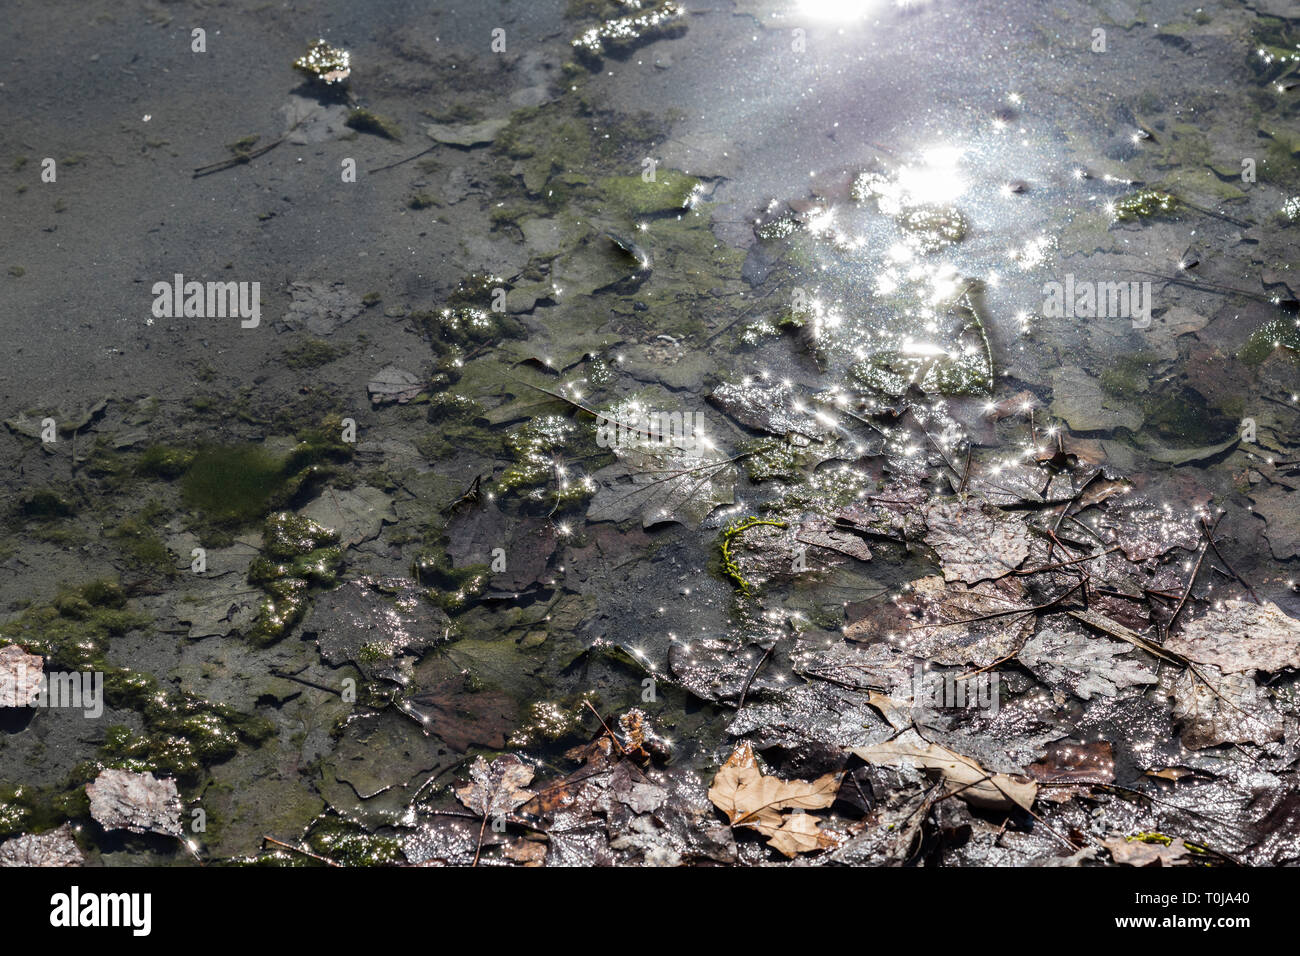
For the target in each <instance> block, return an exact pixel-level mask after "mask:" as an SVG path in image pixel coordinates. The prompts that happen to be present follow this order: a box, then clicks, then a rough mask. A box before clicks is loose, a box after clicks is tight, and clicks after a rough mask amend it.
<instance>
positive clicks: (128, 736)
mask: <svg viewBox="0 0 1300 956" xmlns="http://www.w3.org/2000/svg"><path fill="white" fill-rule="evenodd" d="M104 687H105V691H106V693H107V695H108V697H109V700H110V702H112V703H113V706H115V707H120V706H121V705H122V703H124V702H125V701H126V699H128V698H130V699H131V702H132V704H133V705H134V706H135V708H136V709H138V710H139V712H140V714H141V716H142V717H143V718H144V725H145V730H144V732H143V733H134V732H132V731H130V730H128V729H127V728H126V727H122V726H114V727H110V728H108V731H107V732H106V733H105V736H104V744H103V746H102V748H101V749H100V760H101V762H102V763H103V764H104V766H107V767H115V768H117V769H121V770H133V771H135V772H137V773H142V772H144V771H146V770H147V771H152V772H154V773H167V774H171V775H172V776H175V777H177V778H178V779H180V780H182V781H187V782H193V781H196V780H197V779H199V778H200V777H201V776H202V773H203V769H204V767H207V766H211V765H212V764H217V763H221V762H222V761H224V760H229V759H230V758H231V757H233V756H234V755H235V752H236V750H237V749H238V745H239V742H240V741H241V740H245V741H248V742H250V743H262V742H264V741H266V740H268V739H269V738H270V737H271V736H272V735H273V734H274V732H275V730H274V727H272V725H271V723H270V722H269V721H268V720H266V719H265V718H263V717H258V716H250V715H248V714H241V713H239V712H238V711H236V710H234V709H232V708H230V707H227V706H225V705H223V704H213V703H212V702H210V701H206V700H204V699H203V698H201V697H197V696H195V695H193V694H185V693H174V692H167V691H163V690H161V688H159V687H158V685H157V682H156V681H155V680H154V679H153V678H152V677H150V676H148V675H146V674H136V673H133V672H130V671H126V670H125V669H122V668H119V669H117V670H116V672H115V673H114V674H112V675H111V676H110V675H105V684H104Z"/></svg>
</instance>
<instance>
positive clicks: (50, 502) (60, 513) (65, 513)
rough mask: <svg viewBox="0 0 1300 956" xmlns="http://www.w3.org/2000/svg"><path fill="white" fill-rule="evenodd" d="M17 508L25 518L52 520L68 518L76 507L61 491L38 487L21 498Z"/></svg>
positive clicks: (19, 513) (18, 512)
mask: <svg viewBox="0 0 1300 956" xmlns="http://www.w3.org/2000/svg"><path fill="white" fill-rule="evenodd" d="M15 510H16V511H17V514H18V515H19V516H20V517H21V518H24V519H35V520H37V521H52V520H55V519H57V518H67V517H69V516H71V515H72V514H73V513H74V512H75V510H76V509H75V508H74V507H73V505H72V502H71V501H70V500H68V498H67V497H66V496H64V495H62V494H60V493H59V492H57V491H54V490H53V489H51V488H38V489H36V490H35V491H31V492H28V493H27V494H26V495H24V496H23V497H22V498H20V499H19V500H18V506H17V508H16V509H15Z"/></svg>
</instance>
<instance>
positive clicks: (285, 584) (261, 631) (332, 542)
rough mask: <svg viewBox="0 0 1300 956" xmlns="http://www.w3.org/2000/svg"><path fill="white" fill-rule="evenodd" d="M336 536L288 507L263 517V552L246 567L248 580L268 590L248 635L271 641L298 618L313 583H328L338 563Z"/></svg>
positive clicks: (258, 640) (331, 583)
mask: <svg viewBox="0 0 1300 956" xmlns="http://www.w3.org/2000/svg"><path fill="white" fill-rule="evenodd" d="M338 544H339V536H338V534H337V533H336V532H334V531H332V530H330V529H329V528H326V527H323V526H322V525H319V524H317V523H316V522H314V521H312V520H311V519H310V518H304V517H302V516H301V515H295V514H293V513H292V512H288V511H280V512H277V513H275V514H273V515H271V516H270V517H269V518H267V519H266V525H265V526H264V528H263V530H262V554H261V555H260V556H259V557H257V558H256V559H254V561H253V563H252V564H251V565H250V566H249V568H248V580H249V583H250V584H255V585H257V586H258V587H260V588H261V589H262V590H264V591H265V592H266V594H267V596H266V598H265V599H263V601H262V606H261V608H260V610H259V613H258V616H257V621H256V622H255V623H254V624H253V627H252V629H251V630H250V632H249V634H248V637H249V638H250V639H251V640H252V641H253V642H254V643H256V644H259V645H267V644H273V643H275V642H276V641H278V640H280V638H282V637H284V636H285V634H287V633H288V632H289V630H290V629H291V628H292V627H293V626H294V625H295V624H297V623H298V621H299V620H301V619H302V616H303V614H304V612H305V611H306V610H307V596H308V594H309V593H310V591H311V589H312V587H333V586H334V585H336V584H337V583H338V575H339V571H340V570H341V569H342V566H343V552H342V551H341V550H340V548H339V547H338Z"/></svg>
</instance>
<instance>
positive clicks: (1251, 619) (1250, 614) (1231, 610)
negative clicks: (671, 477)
mask: <svg viewBox="0 0 1300 956" xmlns="http://www.w3.org/2000/svg"><path fill="white" fill-rule="evenodd" d="M1165 649H1166V650H1169V651H1173V652H1174V653H1176V654H1182V655H1183V656H1185V657H1187V658H1189V659H1190V660H1192V661H1196V662H1198V663H1201V664H1213V665H1214V666H1215V667H1217V668H1219V669H1220V670H1221V671H1223V672H1224V673H1225V674H1255V673H1256V672H1257V671H1266V672H1268V673H1270V674H1272V673H1276V672H1277V671H1280V670H1282V669H1283V668H1286V667H1300V621H1297V620H1296V619H1295V618H1293V617H1290V616H1288V615H1287V614H1286V613H1285V612H1284V611H1283V610H1282V609H1281V608H1279V607H1278V606H1277V605H1276V604H1273V603H1271V602H1269V603H1266V604H1253V603H1250V602H1248V601H1220V602H1218V603H1217V604H1215V606H1214V607H1212V608H1211V609H1210V610H1208V611H1206V612H1205V614H1204V615H1202V616H1201V617H1199V618H1196V619H1195V620H1192V621H1187V622H1185V623H1184V624H1183V625H1182V628H1181V629H1180V630H1179V631H1178V632H1177V633H1175V634H1174V635H1173V636H1171V637H1170V638H1169V640H1168V641H1166V642H1165Z"/></svg>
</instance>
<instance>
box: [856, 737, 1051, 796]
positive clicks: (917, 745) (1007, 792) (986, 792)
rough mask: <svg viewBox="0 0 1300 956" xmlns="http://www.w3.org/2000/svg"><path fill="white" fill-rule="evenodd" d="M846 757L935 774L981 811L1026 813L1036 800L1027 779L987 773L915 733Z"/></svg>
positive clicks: (1033, 785) (1035, 791)
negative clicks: (1017, 810) (1018, 809)
mask: <svg viewBox="0 0 1300 956" xmlns="http://www.w3.org/2000/svg"><path fill="white" fill-rule="evenodd" d="M849 753H853V754H856V755H857V756H859V757H861V758H862V759H863V760H865V761H866V762H867V763H869V764H872V765H873V766H876V767H916V768H919V769H923V770H938V771H939V772H940V773H942V774H943V777H944V780H945V781H946V782H947V783H949V784H950V785H952V787H953V790H954V792H955V793H956V795H957V796H959V797H961V798H962V799H963V800H965V801H966V802H967V803H971V804H974V805H976V806H980V807H990V808H993V809H999V810H1010V809H1011V808H1012V806H1013V805H1016V806H1020V807H1023V808H1024V809H1026V810H1028V809H1029V808H1030V807H1031V806H1033V803H1034V798H1035V797H1036V796H1038V784H1037V783H1035V782H1034V781H1033V780H1031V779H1029V778H1028V777H1018V776H1017V777H1013V776H1011V775H1010V774H1005V773H989V772H988V771H987V770H985V769H984V768H983V767H981V766H980V765H979V764H978V763H976V762H975V761H974V760H972V759H971V758H970V757H964V756H962V755H961V754H959V753H957V752H956V751H953V750H949V749H948V748H947V747H941V746H939V745H938V744H932V743H930V742H929V741H927V740H924V739H923V738H922V737H921V735H920V734H918V733H916V731H914V730H909V731H907V732H905V733H903V734H900V735H899V736H897V737H895V738H894V739H893V740H886V741H885V742H884V743H879V744H873V745H871V746H870V747H850V748H849Z"/></svg>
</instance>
